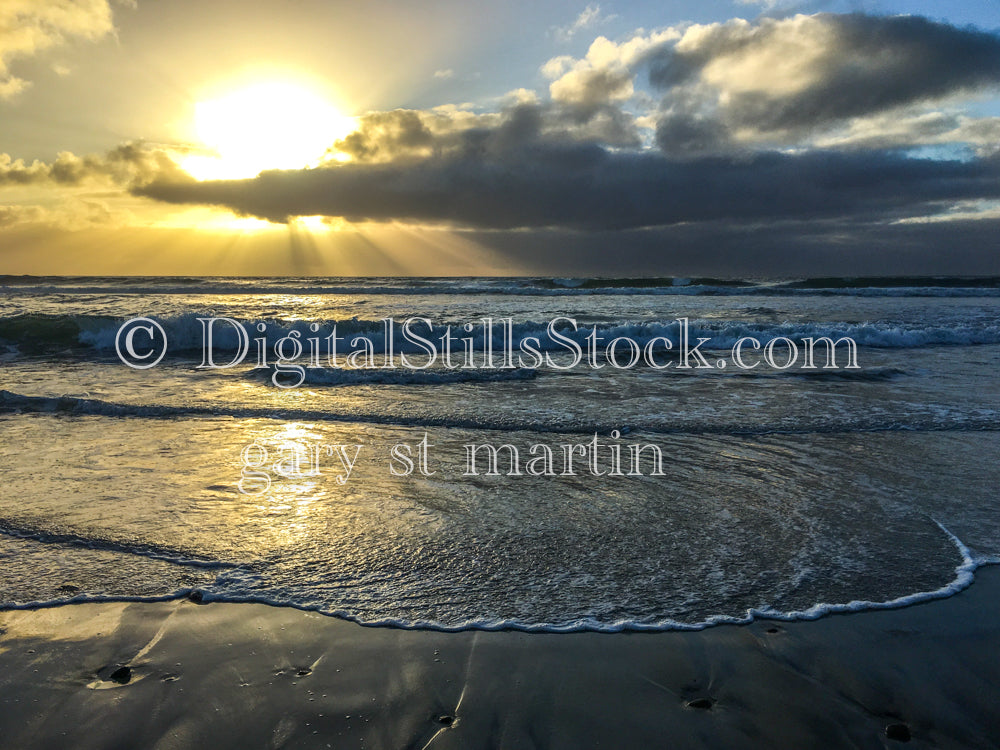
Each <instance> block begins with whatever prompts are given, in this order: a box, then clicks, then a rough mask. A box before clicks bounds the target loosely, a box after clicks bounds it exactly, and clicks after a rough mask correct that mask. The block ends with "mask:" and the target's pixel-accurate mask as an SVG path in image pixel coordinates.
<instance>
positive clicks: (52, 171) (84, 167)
mask: <svg viewBox="0 0 1000 750" xmlns="http://www.w3.org/2000/svg"><path fill="white" fill-rule="evenodd" d="M183 150H184V149H183V147H173V148H168V147H166V146H158V145H153V144H146V143H142V142H139V141H136V142H131V143H123V144H122V145H120V146H117V147H116V148H113V149H111V151H108V152H107V153H106V154H103V155H95V154H90V155H87V156H77V155H76V154H73V153H70V152H68V151H63V152H61V153H59V154H58V155H57V156H56V158H55V160H54V161H52V162H51V163H45V162H41V161H37V160H36V161H33V162H31V163H30V164H29V163H26V162H25V161H24V160H23V159H14V158H12V157H11V156H10V155H9V154H5V153H0V187H2V186H5V185H51V186H61V187H75V186H80V185H106V186H118V187H125V186H128V185H131V184H138V183H144V182H149V181H151V180H153V179H157V178H160V179H172V180H175V181H177V180H183V179H190V178H189V177H187V176H186V175H185V174H184V173H183V172H182V171H181V170H180V167H178V166H177V164H176V162H175V161H174V159H173V155H174V154H176V153H180V152H183Z"/></svg>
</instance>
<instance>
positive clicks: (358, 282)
mask: <svg viewBox="0 0 1000 750" xmlns="http://www.w3.org/2000/svg"><path fill="white" fill-rule="evenodd" d="M0 292H8V293H12V294H21V295H23V294H36V295H37V294H112V295H117V294H134V295H140V294H143V295H149V294H185V295H191V294H247V295H260V294H286V295H299V296H309V295H321V294H340V295H383V294H384V295H398V294H405V295H412V294H419V295H429V294H430V295H433V294H449V295H482V294H493V295H537V296H549V295H556V296H574V295H772V296H799V295H815V294H823V295H832V294H838V295H852V296H918V297H921V296H934V297H963V296H971V297H980V296H987V297H995V296H1000V277H995V276H993V277H947V276H910V277H895V276H888V277H857V278H839V277H818V278H806V279H794V280H760V279H722V278H713V277H693V278H685V277H674V276H668V277H633V278H553V277H532V278H423V279H420V278H288V279H276V278H264V279H248V278H241V279H226V278H215V277H205V278H189V277H161V278H144V277H129V278H116V277H94V278H82V277H58V276H39V277H25V276H0Z"/></svg>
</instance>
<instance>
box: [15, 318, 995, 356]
mask: <svg viewBox="0 0 1000 750" xmlns="http://www.w3.org/2000/svg"><path fill="white" fill-rule="evenodd" d="M199 317H210V313H186V314H183V315H175V316H164V317H160V318H157V322H159V323H160V324H161V325H163V327H164V329H165V330H166V333H167V338H168V340H169V351H170V352H171V353H172V354H175V355H176V354H177V353H181V352H193V351H199V350H200V349H201V347H202V339H203V333H202V324H201V323H200V322H199V321H198V318H199ZM403 320H404V318H396V321H395V322H396V326H395V328H394V332H395V344H394V348H395V351H397V352H400V351H402V352H406V353H419V352H420V349H418V348H417V347H416V346H413V345H408V344H407V343H406V342H405V341H403V339H402V337H401V335H400V331H399V324H400V323H401V322H402V321H403ZM122 322H124V320H123V319H119V318H114V317H110V316H99V315H47V314H40V313H29V314H22V315H15V316H9V317H5V318H0V341H7V342H11V343H16V344H17V345H18V346H19V347H20V348H22V349H23V350H26V351H49V350H53V349H59V348H66V347H76V346H86V347H92V348H94V349H97V350H99V351H106V352H109V353H110V352H114V349H115V337H116V335H117V333H118V329H119V327H120V326H121V324H122ZM239 322H240V324H241V325H242V326H243V328H244V329H245V330H246V332H247V336H248V338H249V339H250V340H251V341H252V340H253V339H254V338H256V337H258V336H264V337H266V338H267V341H268V346H269V347H271V346H273V344H274V342H275V341H277V340H278V339H279V338H282V337H284V336H287V335H288V334H289V333H290V332H291V331H297V332H298V333H299V334H300V336H301V340H302V342H303V343H305V342H306V341H307V339H308V338H309V337H313V336H317V335H318V336H320V337H321V338H322V337H325V336H327V335H329V333H330V332H331V331H332V326H333V325H334V324H336V326H337V335H338V336H339V337H341V339H342V340H341V341H340V342H339V344H338V351H340V352H345V353H346V352H349V351H351V350H352V349H353V347H352V346H351V343H350V342H351V340H352V339H353V338H354V337H356V336H364V337H366V338H368V339H369V340H370V341H372V343H373V344H374V345H375V346H376V349H377V351H379V352H380V351H381V349H382V347H383V346H384V338H385V334H384V324H383V323H382V321H380V320H365V319H357V318H351V319H348V320H338V321H324V320H316V321H310V320H300V321H296V322H294V323H289V322H288V321H277V320H259V321H258V320H245V321H239ZM314 322H315V323H317V324H319V327H320V328H319V333H318V334H317V333H313V332H311V331H310V330H309V326H310V324H311V323H314ZM431 322H432V323H433V324H434V335H433V336H429V338H436V337H437V336H440V335H443V333H444V330H445V326H446V325H448V324H451V325H452V326H460V325H462V324H464V323H466V322H472V323H476V321H465V320H462V321H446V320H432V321H431ZM258 323H263V324H265V325H266V326H267V330H266V332H265V333H264V334H260V333H258V332H257V329H256V326H257V324H258ZM548 323H549V322H548V321H525V322H520V323H515V324H514V326H513V329H512V330H513V342H512V345H513V348H514V349H515V352H516V349H517V347H518V345H519V343H520V342H521V341H524V340H526V339H529V338H535V339H538V342H539V345H538V348H539V349H540V350H542V351H557V350H560V349H561V348H562V347H561V345H559V344H557V343H556V342H553V341H552V340H551V339H550V338H549V337H548V336H547V332H546V328H547V326H548ZM556 329H557V330H558V331H559V332H560V333H562V334H563V335H566V336H569V337H570V338H572V339H573V340H574V341H576V342H577V343H580V344H583V343H584V342H585V341H586V338H587V336H588V335H589V333H590V330H591V329H590V327H587V326H586V325H584V324H579V327H578V330H576V331H575V332H574V331H573V330H572V328H571V327H570V326H569V325H568V324H566V323H560V324H559V325H557V326H556ZM678 330H679V326H678V324H677V322H676V321H656V320H653V321H641V322H633V321H622V322H605V323H599V324H597V334H598V336H600V337H601V338H603V339H604V343H605V344H606V343H607V342H608V341H610V340H611V339H613V338H617V337H626V338H629V339H632V340H633V341H635V342H636V343H638V344H640V345H642V346H644V345H645V344H646V343H648V342H649V341H651V340H653V339H655V338H659V337H664V338H667V339H669V340H670V341H672V342H673V343H674V345H675V348H676V344H677V341H678ZM689 330H690V335H691V340H692V342H693V341H694V340H695V339H696V338H697V337H703V338H708V339H711V341H710V342H709V343H708V344H706V345H705V347H703V348H711V349H715V350H725V349H731V348H732V347H733V345H734V344H735V343H736V342H737V341H738V340H739V339H741V338H743V337H746V336H751V337H754V338H756V339H758V340H759V341H761V342H767V341H768V340H770V339H773V338H778V337H782V336H783V337H787V338H790V339H793V340H795V341H801V340H802V339H803V338H807V337H813V338H818V337H824V336H828V337H830V338H832V339H834V340H837V339H839V338H841V337H848V338H851V339H853V340H854V341H855V343H857V344H858V346H866V347H874V348H889V349H896V348H917V347H924V346H976V345H986V344H998V343H1000V325H997V324H995V323H981V324H972V323H963V324H961V325H954V326H945V325H924V326H905V325H899V324H894V323H885V322H865V323H841V322H829V323H823V322H806V323H788V322H785V323H767V322H764V323H748V322H743V321H720V320H698V319H695V320H691V322H690V328H689ZM414 331H415V332H417V333H419V334H420V335H427V328H426V326H423V325H422V324H415V327H414ZM452 335H453V337H454V339H455V341H456V342H457V339H458V338H459V337H464V336H470V337H471V338H472V340H473V343H474V346H475V348H476V350H477V351H479V352H481V351H482V348H483V344H484V334H483V330H482V328H481V327H480V326H478V325H477V327H476V329H475V330H474V331H473V332H472V333H471V334H465V333H460V332H459V331H458V329H457V328H455V329H453V333H452ZM503 335H504V334H503V332H502V328H501V326H499V325H496V326H495V328H494V331H493V345H494V348H495V349H496V350H497V351H498V352H499V351H500V348H499V347H501V346H502V344H503ZM213 338H214V343H215V346H216V347H217V350H218V351H219V352H220V353H221V352H223V351H230V352H232V351H235V349H236V346H237V343H238V336H237V333H236V331H235V330H234V329H233V328H232V326H230V325H228V324H225V323H219V324H217V325H216V327H215V329H214V331H213ZM325 346H326V345H325V343H324V344H322V347H323V348H324V349H325ZM454 347H455V350H456V355H455V356H456V357H458V356H460V355H459V351H460V350H459V345H458V344H457V343H456V344H455V345H454ZM253 351H254V349H253V345H252V346H251V354H250V357H253ZM220 359H221V354H220Z"/></svg>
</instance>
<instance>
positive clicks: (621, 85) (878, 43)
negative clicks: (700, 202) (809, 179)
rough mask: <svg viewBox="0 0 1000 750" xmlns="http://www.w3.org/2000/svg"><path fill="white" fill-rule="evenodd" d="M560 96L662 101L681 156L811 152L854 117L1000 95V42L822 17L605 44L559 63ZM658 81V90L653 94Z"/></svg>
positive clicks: (918, 25) (671, 144)
mask: <svg viewBox="0 0 1000 750" xmlns="http://www.w3.org/2000/svg"><path fill="white" fill-rule="evenodd" d="M542 72H543V74H544V75H546V76H547V77H548V78H550V79H552V83H551V84H550V86H549V93H550V96H551V97H552V99H553V100H555V101H559V102H563V103H576V104H580V105H587V106H594V105H597V104H617V105H623V104H625V103H627V102H632V103H636V102H639V103H641V100H643V99H644V98H645V99H647V100H650V97H655V98H652V99H651V101H654V102H658V104H657V105H656V106H657V107H658V110H659V111H658V114H657V119H659V120H660V125H659V128H658V137H657V142H658V143H659V144H660V146H661V148H663V149H664V150H665V151H666V152H667V153H670V154H672V155H674V156H697V155H699V154H703V153H706V152H710V151H712V150H716V149H717V150H718V151H719V152H732V151H734V150H740V149H745V148H748V147H749V148H754V147H758V146H764V147H778V146H789V145H803V144H804V143H806V142H808V140H809V139H810V138H812V137H819V136H826V135H829V133H830V131H833V130H836V129H838V128H841V129H842V128H844V127H848V126H849V125H850V124H851V123H852V121H853V120H857V119H859V118H873V117H875V116H878V115H884V114H889V113H891V114H892V116H894V117H895V116H900V115H901V114H902V116H906V117H911V116H913V115H914V114H915V113H914V112H912V111H910V110H912V109H918V110H926V109H927V108H928V107H929V106H933V105H937V104H941V103H947V102H949V101H953V100H955V99H957V98H960V97H963V96H967V95H969V94H970V93H974V92H978V91H983V90H996V89H998V88H1000V36H998V35H997V34H994V33H988V32H984V31H979V30H976V29H973V28H957V27H954V26H950V25H948V24H945V23H938V22H934V21H930V20H928V19H926V18H922V17H918V16H870V15H865V14H861V13H853V14H846V15H836V14H829V13H819V14H815V15H796V16H792V17H789V18H761V19H758V20H757V21H754V22H751V21H747V20H744V19H733V20H731V21H727V22H725V23H715V24H708V25H698V24H693V25H688V26H686V27H672V28H666V29H661V30H658V31H654V32H648V33H647V32H641V31H640V32H637V33H635V34H633V35H632V36H631V37H630V38H627V39H625V40H624V41H620V42H614V41H611V40H608V39H606V38H604V37H598V38H597V39H596V40H595V41H594V43H593V44H592V45H591V46H590V49H589V50H588V51H587V54H586V55H585V56H584V57H583V58H579V59H576V58H573V57H571V56H568V55H563V56H559V57H555V58H552V59H551V60H549V61H548V62H547V63H546V64H545V65H544V66H543V67H542ZM645 83H648V85H649V86H650V88H651V91H644V90H643V88H642V84H645Z"/></svg>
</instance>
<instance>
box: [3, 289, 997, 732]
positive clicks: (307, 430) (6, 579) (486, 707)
mask: <svg viewBox="0 0 1000 750" xmlns="http://www.w3.org/2000/svg"><path fill="white" fill-rule="evenodd" d="M709 282H711V283H709ZM959 282H961V283H962V284H965V285H964V286H958V285H957V284H958V283H959ZM631 283H632V282H628V281H623V282H618V281H615V280H593V281H592V283H589V282H588V283H587V284H586V285H582V282H581V284H577V283H576V282H570V281H566V280H551V279H544V278H525V279H498V278H469V279H391V278H383V279H366V280H349V279H291V278H290V279H265V280H261V279H241V278H204V279H197V278H191V279H176V278H171V279H155V278H148V279H117V278H111V279H78V278H77V279H74V278H47V279H13V278H8V279H6V286H3V285H0V289H2V291H3V292H4V295H3V296H2V297H0V339H2V341H0V344H2V347H3V348H2V349H0V358H2V363H3V373H2V374H3V381H2V383H0V448H2V450H0V476H2V477H3V491H2V493H0V563H2V569H3V575H2V579H0V628H2V629H3V633H2V636H0V747H3V748H6V747H11V748H36V747H37V748H101V749H102V750H104V749H106V748H139V747H141V748H192V747H199V748H200V747H208V748H220V749H221V748H228V747H233V748H237V747H239V748H243V747H252V748H257V747H296V748H297V747H321V748H322V747H327V746H329V747H332V748H387V749H393V750H396V749H404V748H407V749H408V748H413V749H414V750H423V748H428V747H429V748H431V750H439V749H440V748H448V747H451V748H515V749H520V748H566V749H567V750H576V749H578V748H592V747H593V748H623V749H628V750H632V749H643V748H656V747H670V748H722V749H725V750H729V749H730V748H794V749H796V750H798V749H799V748H810V747H834V748H838V747H849V748H868V747H872V748H881V747H893V746H896V745H898V744H903V743H904V742H905V743H908V746H914V747H936V748H941V747H952V748H989V747H996V746H997V742H998V738H1000V726H998V725H1000V721H998V715H1000V711H998V710H997V708H996V706H997V705H998V699H1000V690H998V688H997V687H996V686H997V685H1000V660H997V659H996V658H995V656H994V655H995V654H996V653H997V652H998V646H1000V626H998V625H997V622H998V619H1000V618H998V617H997V614H998V610H1000V605H998V604H997V602H998V596H997V594H998V593H1000V591H998V589H1000V574H998V572H997V568H996V566H995V564H996V563H997V562H998V561H1000V532H998V529H1000V506H998V505H997V503H996V487H997V486H998V483H1000V461H997V460H996V459H997V457H1000V389H998V385H1000V381H998V379H997V377H996V372H997V368H998V367H1000V285H998V284H1000V282H995V281H991V280H987V281H983V282H981V283H980V282H974V281H972V280H955V283H954V284H952V283H946V282H945V281H942V280H940V279H912V280H909V281H908V282H907V283H908V284H911V285H910V286H898V285H896V286H874V285H873V286H861V287H859V286H857V285H856V284H855V283H854V282H848V281H844V280H828V279H817V280H812V281H809V280H803V281H798V282H793V281H787V280H771V281H750V280H744V281H739V282H737V281H724V280H704V279H703V280H697V281H696V282H692V281H690V280H687V279H667V280H660V281H658V282H656V283H653V282H652V281H651V282H649V283H648V284H645V285H643V286H631V285H630V284H631ZM875 283H876V282H872V284H875ZM623 284H624V285H623ZM206 316H224V317H226V318H229V319H231V320H232V321H235V322H234V323H232V324H227V326H226V327H225V328H220V329H219V332H218V336H216V337H215V340H214V344H213V346H215V347H216V349H217V356H216V357H215V361H216V362H219V363H228V362H230V360H231V359H233V356H234V355H233V352H234V351H236V353H237V354H239V352H240V351H241V348H242V344H241V342H243V343H246V342H252V346H251V350H256V349H257V348H258V347H259V348H260V349H261V350H265V349H266V350H267V351H269V352H271V353H274V354H277V355H281V353H282V352H284V353H285V355H286V358H287V359H288V361H287V362H285V365H287V368H294V367H296V366H299V365H304V366H305V365H308V366H305V367H304V372H305V376H304V380H303V381H302V382H301V383H299V384H298V385H297V386H295V387H285V385H288V383H284V381H282V380H281V379H280V378H279V379H278V382H276V381H275V375H276V374H277V373H278V372H279V371H278V370H277V369H276V368H275V366H274V364H275V363H274V362H273V361H271V360H268V361H267V364H266V366H265V365H263V364H261V365H260V366H258V363H257V362H256V358H255V355H254V354H253V353H251V354H250V355H248V357H247V360H246V361H244V362H241V363H235V362H234V364H233V366H232V367H225V368H207V369H206V368H202V367H200V366H199V363H200V362H202V361H203V360H204V351H203V345H204V341H203V326H204V324H203V321H202V319H203V318H206ZM502 317H503V318H509V319H510V320H509V322H508V323H506V324H504V326H496V325H492V326H491V324H490V323H489V320H490V319H491V318H492V319H500V318H502ZM136 318H141V319H140V320H138V321H136V320H135V319H136ZM411 318H412V319H417V318H425V319H427V320H428V321H432V322H433V324H434V330H435V333H436V332H438V331H445V332H447V331H449V330H451V331H452V332H454V331H461V332H462V342H461V347H462V350H463V351H466V350H467V351H468V352H470V354H469V356H470V361H471V362H473V363H475V364H476V365H477V367H475V368H466V367H464V366H460V367H459V366H449V365H448V363H447V361H445V362H444V363H442V362H441V361H434V362H431V361H430V360H431V357H430V354H429V353H428V351H427V349H428V348H430V347H429V345H428V344H426V343H425V344H423V346H424V349H423V350H422V349H421V347H420V346H416V345H414V343H413V342H409V343H407V342H406V337H405V336H404V330H403V328H402V327H401V326H400V325H398V321H405V320H409V319H411ZM389 320H394V321H396V323H394V324H393V323H389V322H387V321H389ZM682 321H685V322H682ZM129 325H133V326H134V327H132V328H129ZM334 325H337V326H338V327H337V331H338V332H339V333H338V336H340V338H341V341H340V342H339V343H338V344H337V347H338V352H339V355H340V356H341V357H343V356H350V352H352V351H354V352H371V351H374V352H378V353H380V354H378V355H377V356H376V357H375V359H374V360H373V361H372V362H371V363H368V364H369V365H370V366H364V367H360V366H356V367H355V366H350V365H346V366H345V365H344V363H343V362H341V361H339V360H338V367H336V368H331V367H329V366H327V365H329V362H327V361H326V360H325V359H324V360H323V361H322V362H320V364H321V365H323V366H322V367H315V366H314V365H315V364H316V363H315V362H313V361H312V358H311V356H310V355H309V354H308V351H309V350H308V346H307V345H310V346H313V347H314V348H315V347H316V346H318V345H317V344H316V342H310V341H309V339H311V338H315V339H317V340H319V341H322V339H320V338H319V337H320V336H321V335H322V332H323V331H327V330H333V326H334ZM422 325H423V324H422ZM424 329H428V330H424ZM123 330H126V331H130V332H131V333H126V334H124V335H123V334H122V333H121V332H122V331H123ZM420 330H421V334H420V335H421V336H423V337H424V339H425V341H426V342H430V341H431V340H432V334H431V333H430V332H429V326H426V325H425V326H424V327H423V328H421V329H420ZM223 331H228V332H229V333H228V336H229V338H228V339H227V338H226V337H225V336H223V334H222V332H223ZM151 332H153V333H151ZM157 332H158V333H157ZM153 334H156V335H157V336H161V337H162V340H160V339H156V338H154V337H153ZM258 334H259V335H258ZM556 334H557V335H556ZM130 336H131V338H129V337H130ZM258 338H259V341H258V340H257V339H258ZM748 338H753V339H754V340H758V341H760V342H764V341H778V342H779V345H778V347H777V348H775V349H774V353H775V356H776V357H777V359H776V358H775V357H771V359H770V361H768V354H767V350H766V346H765V345H762V348H761V350H759V351H758V350H755V349H753V347H752V346H751V347H749V348H745V349H744V351H743V355H742V356H743V359H742V360H740V359H739V357H738V356H737V355H734V354H733V351H734V347H736V346H737V345H738V344H739V342H741V341H745V340H748ZM823 338H826V339H829V340H830V341H831V342H839V341H841V340H844V341H846V340H847V339H850V340H851V341H852V342H854V344H853V345H852V347H854V348H849V347H848V346H847V344H846V343H840V344H838V345H837V349H836V352H835V353H834V354H831V356H833V357H834V359H835V360H836V361H837V362H839V364H840V365H841V366H839V367H837V368H831V367H816V368H809V367H808V366H807V365H806V364H804V362H798V363H797V364H795V365H794V366H792V365H789V366H787V367H784V366H783V363H784V360H783V359H782V357H784V355H785V354H789V355H790V354H791V353H792V352H793V349H794V348H795V347H800V351H803V352H804V351H805V347H806V346H807V345H809V344H810V343H814V342H816V341H818V340H820V339H823ZM466 339H467V341H466ZM598 339H600V340H602V341H603V342H605V344H607V345H609V346H610V342H613V341H619V342H625V343H621V344H620V349H618V350H617V351H619V353H622V354H623V356H626V355H627V353H628V351H629V350H631V351H633V352H635V351H639V350H640V349H642V350H645V349H646V348H647V347H648V348H650V350H651V351H653V350H655V357H654V361H653V364H650V363H643V362H636V363H633V365H634V366H629V367H624V366H622V367H615V366H613V365H612V364H609V363H610V362H611V360H607V361H604V360H601V361H600V362H597V364H602V365H603V367H601V368H594V367H593V366H592V364H593V363H592V362H591V361H590V357H589V356H583V357H578V356H577V355H576V353H575V350H574V347H581V351H582V352H586V351H587V347H588V346H589V345H590V344H591V342H593V341H596V340H598ZM449 340H450V339H449V338H448V337H447V335H446V336H445V338H444V341H443V345H445V346H446V345H447V343H448V341H449ZM129 341H131V343H132V345H133V352H134V353H135V354H136V356H137V357H138V362H136V361H131V360H128V359H127V358H125V357H124V356H123V352H124V353H125V354H129V356H131V353H130V352H129V350H128V347H129V343H128V342H129ZM157 341H160V343H162V344H163V347H164V348H163V349H162V351H161V352H159V355H162V356H161V358H160V361H158V362H157V363H156V364H155V365H152V366H150V367H146V368H141V367H134V366H133V365H136V364H137V363H138V364H143V363H145V362H146V360H145V359H142V358H143V357H146V356H147V349H149V348H150V347H151V346H153V345H154V344H156V343H157ZM434 341H436V342H437V344H442V342H441V341H440V340H439V339H438V338H437V337H436V336H435V337H434ZM685 341H688V344H689V347H690V351H691V352H693V351H695V350H696V349H695V347H701V348H700V349H698V350H697V351H700V352H701V353H702V354H701V356H702V358H703V359H704V361H705V363H707V364H708V365H709V367H703V366H701V364H699V363H698V362H696V361H695V360H696V359H697V358H695V357H693V356H692V357H691V363H692V367H691V368H690V369H682V367H681V366H680V365H681V364H682V363H683V362H684V356H683V349H684V342H685ZM295 342H303V347H304V349H303V357H304V358H303V359H301V361H299V362H298V363H296V359H295V358H293V356H292V355H293V354H294V353H295V351H294V350H295V349H296V347H295V346H294V343H295ZM393 342H394V344H393ZM627 342H633V344H629V343H627ZM699 342H701V343H699ZM796 342H798V343H796ZM417 343H420V342H417ZM668 344H669V346H668ZM394 346H395V349H394V348H393V347H394ZM122 347H124V348H122ZM466 347H467V349H466ZM521 347H524V350H531V349H536V348H537V349H539V351H542V352H543V353H544V357H545V361H544V364H543V365H542V366H538V367H534V366H531V367H515V368H513V369H511V368H504V367H502V366H501V365H502V364H503V361H502V360H503V359H504V355H503V354H502V352H504V351H505V350H507V349H510V348H514V349H516V350H521ZM855 349H856V355H857V362H858V367H857V368H854V367H848V363H849V362H850V361H851V358H848V357H847V356H846V355H847V354H848V353H849V352H850V351H855ZM383 350H386V351H388V354H386V355H385V356H384V359H385V362H382V360H381V359H380V358H381V357H383V355H382V354H381V352H383ZM605 351H607V350H605ZM610 351H611V353H612V355H613V354H614V352H615V351H616V349H615V348H614V347H611V350H610ZM819 351H821V350H820V349H817V352H819ZM490 352H493V353H494V355H495V360H494V362H495V365H496V366H495V367H490V366H489V363H490V357H489V353H490ZM404 354H405V359H404V356H403V355H404ZM819 356H820V355H819V354H817V357H819ZM237 358H238V357H237ZM154 359H155V357H154V356H153V355H152V354H149V355H148V362H150V363H152V362H153V360H154ZM439 359H440V358H439ZM612 359H613V357H612ZM130 362H131V364H130ZM741 362H742V363H743V365H746V366H747V367H746V368H744V367H743V366H741V364H740V363H741ZM720 363H722V364H720ZM460 364H462V363H461V362H460V361H459V360H457V359H456V360H455V361H454V362H453V363H452V365H460ZM529 364H530V363H529ZM620 364H628V362H624V361H623V362H620ZM668 364H669V365H670V366H669V367H664V368H663V369H658V367H657V366H659V365H668ZM389 365H393V366H392V367H390V366H389ZM424 365H426V366H424ZM654 365H656V366H654ZM749 365H755V366H754V367H749ZM287 368H286V369H287Z"/></svg>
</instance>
